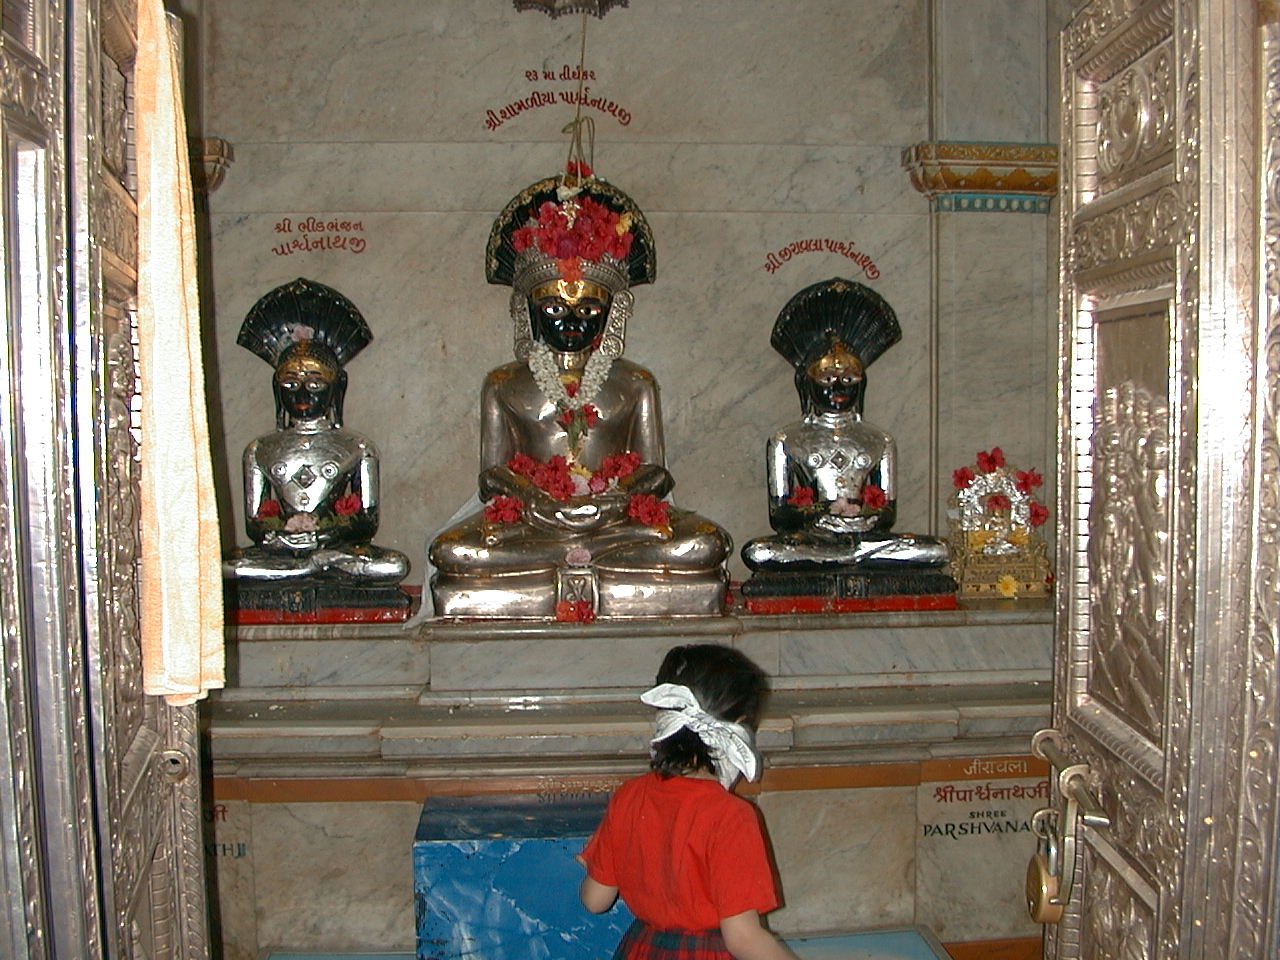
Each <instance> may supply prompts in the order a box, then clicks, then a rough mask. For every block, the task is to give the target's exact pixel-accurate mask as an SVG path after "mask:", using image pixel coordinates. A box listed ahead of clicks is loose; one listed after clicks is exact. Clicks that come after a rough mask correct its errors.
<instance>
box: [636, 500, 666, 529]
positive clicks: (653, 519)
mask: <svg viewBox="0 0 1280 960" xmlns="http://www.w3.org/2000/svg"><path fill="white" fill-rule="evenodd" d="M669 508H670V505H669V504H667V503H666V502H665V501H663V500H659V499H658V498H657V497H655V496H654V495H653V494H651V493H637V494H635V495H634V496H633V497H632V498H631V501H630V502H629V503H628V504H627V516H629V517H630V518H631V519H632V520H634V521H636V522H637V523H643V524H644V525H645V526H646V527H665V526H667V525H668V524H669V523H670V522H671V519H670V516H669V515H668V513H667V511H668V509H669Z"/></svg>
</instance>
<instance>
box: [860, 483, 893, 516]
mask: <svg viewBox="0 0 1280 960" xmlns="http://www.w3.org/2000/svg"><path fill="white" fill-rule="evenodd" d="M888 502H889V498H888V497H886V496H885V495H884V490H883V488H881V487H878V486H876V484H874V483H868V484H867V485H866V486H864V487H863V488H862V505H863V506H864V507H866V508H867V509H868V510H879V509H880V508H881V507H883V506H884V505H885V504H886V503H888Z"/></svg>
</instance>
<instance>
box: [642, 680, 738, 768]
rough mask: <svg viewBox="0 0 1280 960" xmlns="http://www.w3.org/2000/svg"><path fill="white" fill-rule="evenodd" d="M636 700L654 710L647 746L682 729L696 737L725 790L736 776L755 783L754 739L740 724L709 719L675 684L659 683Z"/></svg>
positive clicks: (685, 689)
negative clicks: (654, 725)
mask: <svg viewBox="0 0 1280 960" xmlns="http://www.w3.org/2000/svg"><path fill="white" fill-rule="evenodd" d="M640 700H641V702H643V703H647V704H648V705H649V706H651V707H660V708H662V709H660V710H659V711H658V729H657V731H656V733H655V734H654V737H653V739H652V740H650V741H649V742H650V743H658V742H659V741H662V740H665V739H667V737H669V736H671V735H672V734H674V733H676V732H678V731H680V730H683V729H685V728H686V727H687V728H688V729H690V730H692V731H693V732H694V733H695V734H697V736H698V739H699V740H701V741H702V742H703V743H704V744H706V747H707V753H709V754H710V755H711V759H712V761H713V762H714V763H715V765H716V777H717V779H719V781H720V783H721V784H723V785H724V788H725V789H726V790H729V789H731V788H732V787H733V785H734V783H735V782H736V781H737V779H738V777H739V775H741V776H744V777H746V778H747V780H755V778H756V775H757V774H758V773H759V771H760V757H759V755H758V754H757V753H756V746H755V737H753V736H752V734H751V731H750V730H748V729H747V728H746V727H744V726H743V725H742V724H740V723H730V722H729V721H728V720H721V719H719V718H718V717H713V716H712V715H711V714H709V713H707V712H706V711H705V710H703V709H702V705H701V704H700V703H698V698H697V697H695V696H694V695H693V691H692V690H690V689H689V688H688V687H686V686H683V685H681V684H678V683H660V684H658V685H657V686H656V687H654V688H653V689H652V690H648V691H646V692H644V693H642V694H641V695H640Z"/></svg>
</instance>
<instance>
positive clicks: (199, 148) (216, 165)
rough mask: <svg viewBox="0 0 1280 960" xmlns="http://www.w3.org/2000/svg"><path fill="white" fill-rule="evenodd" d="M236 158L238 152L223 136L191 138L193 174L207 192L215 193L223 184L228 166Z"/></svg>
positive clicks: (196, 181)
mask: <svg viewBox="0 0 1280 960" xmlns="http://www.w3.org/2000/svg"><path fill="white" fill-rule="evenodd" d="M235 159H236V152H235V150H234V149H232V146H231V143H230V142H229V141H227V140H223V139H222V138H221V137H205V138H203V139H200V138H198V137H192V138H191V161H192V162H191V175H192V178H193V179H194V180H195V183H196V186H197V187H198V188H199V189H200V190H201V191H203V192H204V193H205V194H210V193H213V191H215V190H217V189H218V187H220V186H222V180H223V177H225V176H226V175H227V168H228V167H230V166H231V164H232V163H234V162H235Z"/></svg>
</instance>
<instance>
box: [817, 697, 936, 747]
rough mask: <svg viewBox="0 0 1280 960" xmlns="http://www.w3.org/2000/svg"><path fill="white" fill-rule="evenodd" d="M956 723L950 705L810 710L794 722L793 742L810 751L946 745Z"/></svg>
mask: <svg viewBox="0 0 1280 960" xmlns="http://www.w3.org/2000/svg"><path fill="white" fill-rule="evenodd" d="M957 719H958V715H957V713H956V709H955V707H953V706H951V705H949V704H937V705H930V704H911V705H893V706H865V707H851V708H848V709H844V710H841V709H828V710H812V711H808V712H806V713H805V714H804V715H803V716H799V717H796V718H795V742H796V744H797V746H801V747H811V746H817V745H821V744H850V743H856V744H873V743H874V744H886V743H919V742H921V741H931V740H933V741H939V740H941V741H945V740H952V739H954V738H955V736H956V733H957Z"/></svg>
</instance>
